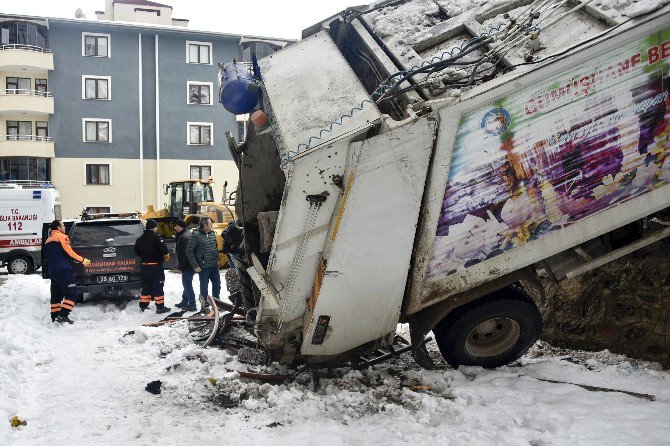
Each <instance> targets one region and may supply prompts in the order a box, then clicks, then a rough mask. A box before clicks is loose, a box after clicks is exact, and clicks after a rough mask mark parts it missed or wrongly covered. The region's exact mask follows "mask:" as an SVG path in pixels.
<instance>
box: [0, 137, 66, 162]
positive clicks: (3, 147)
mask: <svg viewBox="0 0 670 446" xmlns="http://www.w3.org/2000/svg"><path fill="white" fill-rule="evenodd" d="M0 153H1V154H2V156H31V157H37V158H53V157H54V156H55V155H54V140H53V138H52V137H50V136H37V135H0Z"/></svg>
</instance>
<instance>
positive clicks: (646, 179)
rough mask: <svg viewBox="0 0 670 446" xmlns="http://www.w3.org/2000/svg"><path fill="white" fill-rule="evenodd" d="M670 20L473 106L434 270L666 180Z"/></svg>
mask: <svg viewBox="0 0 670 446" xmlns="http://www.w3.org/2000/svg"><path fill="white" fill-rule="evenodd" d="M669 67H670V28H668V29H665V30H663V31H661V32H657V33H654V34H651V35H648V36H647V37H646V38H643V39H640V40H638V41H635V42H633V43H631V44H628V45H625V46H623V47H621V48H618V49H617V50H615V51H611V52H608V53H605V54H603V55H602V56H600V57H597V58H595V59H592V60H589V61H588V63H584V64H581V65H579V66H577V67H575V68H573V69H571V70H568V71H565V72H563V73H561V74H559V75H557V76H553V77H552V78H549V79H547V80H546V82H543V83H541V84H536V85H534V86H533V87H531V88H527V89H524V90H521V91H520V92H518V93H515V94H513V95H510V96H507V97H505V98H503V99H501V100H499V101H497V102H495V103H493V104H489V105H487V106H486V107H482V108H480V109H478V110H475V111H472V112H470V113H467V114H465V115H463V116H462V118H461V121H460V125H459V128H458V131H457V135H456V142H455V147H454V150H453V155H452V159H451V167H450V172H449V178H448V182H447V186H446V190H445V194H444V200H443V203H442V210H441V213H440V218H439V222H438V226H437V233H436V237H435V241H434V244H433V255H432V259H431V261H430V264H429V267H428V272H427V276H426V280H427V281H428V282H431V281H433V280H437V279H439V278H444V276H445V275H450V274H453V273H455V272H457V271H460V270H463V269H465V268H468V267H470V266H472V265H475V264H477V263H480V262H482V261H485V260H487V259H490V258H493V257H495V256H497V255H499V254H502V253H504V252H505V251H508V250H511V249H514V248H516V247H520V246H522V245H524V244H526V243H529V242H531V241H533V240H537V239H540V238H542V237H544V236H546V235H548V234H550V233H552V232H554V231H560V230H561V229H563V228H565V227H568V226H570V225H573V224H575V223H576V222H578V221H580V220H581V219H583V218H585V217H587V216H589V215H592V214H594V213H596V212H600V211H603V210H606V209H609V208H611V207H613V206H615V205H617V204H620V203H623V202H626V201H628V200H631V199H633V198H635V197H639V196H641V195H644V194H647V193H649V192H651V191H653V190H657V189H660V188H668V189H666V190H667V191H669V193H670V139H669V136H670V98H668V94H669V90H670V75H669V74H668V70H669Z"/></svg>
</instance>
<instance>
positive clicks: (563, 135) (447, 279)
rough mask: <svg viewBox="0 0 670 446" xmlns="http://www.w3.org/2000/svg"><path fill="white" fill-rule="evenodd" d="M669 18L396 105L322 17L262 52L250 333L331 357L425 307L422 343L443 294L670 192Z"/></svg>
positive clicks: (529, 263)
mask: <svg viewBox="0 0 670 446" xmlns="http://www.w3.org/2000/svg"><path fill="white" fill-rule="evenodd" d="M669 17H670V15H669V13H668V8H667V7H666V8H664V9H660V10H659V11H656V12H655V13H653V14H650V15H647V16H644V17H642V18H640V19H637V20H635V21H633V22H631V23H627V24H624V25H622V26H620V27H619V28H618V29H614V30H612V31H611V32H609V33H608V34H607V35H604V36H601V37H599V38H595V39H593V40H592V41H590V42H588V43H585V44H582V45H581V46H578V47H577V48H575V49H573V50H572V51H567V52H566V53H565V54H564V55H561V56H560V57H557V58H554V59H552V60H550V61H547V62H544V63H539V64H537V65H532V66H524V67H520V68H517V69H516V70H514V71H511V72H510V73H508V74H505V75H501V76H498V77H497V78H496V79H494V80H491V81H489V82H487V83H485V84H484V85H481V86H478V87H475V88H473V89H472V90H471V91H469V92H467V93H465V94H464V95H462V96H461V97H460V98H459V100H458V101H456V102H455V101H453V100H446V99H440V98H438V99H433V100H428V101H422V103H421V107H415V108H414V110H416V112H413V111H412V110H411V109H410V110H409V112H410V114H409V116H408V117H406V119H404V120H401V121H394V120H392V119H390V118H389V117H388V116H386V115H384V114H382V113H381V112H380V111H379V109H378V108H377V107H376V106H375V104H374V103H373V102H372V101H370V96H369V93H368V91H366V89H365V87H364V86H363V85H362V83H361V82H360V81H359V78H358V77H357V75H356V74H355V73H354V71H353V70H352V68H351V67H350V64H349V63H348V62H347V60H346V59H345V57H344V56H343V55H342V53H341V52H340V50H339V49H338V47H337V45H336V43H334V42H333V39H332V38H331V35H330V34H329V29H328V27H327V26H325V27H324V28H325V29H324V30H322V31H320V32H317V33H315V34H314V35H312V36H310V37H307V38H305V39H304V40H302V41H300V42H298V43H296V44H294V45H292V46H289V47H288V48H286V49H284V50H283V51H280V52H278V53H275V54H273V55H272V56H270V57H267V58H265V59H262V60H261V61H260V63H259V66H260V71H261V73H262V79H263V81H262V85H263V87H264V91H265V95H266V96H265V104H266V109H267V112H268V114H269V115H270V116H271V118H272V119H271V121H272V122H273V125H272V128H271V131H272V135H273V138H274V141H275V144H276V146H277V150H278V155H279V158H280V160H281V164H282V168H283V170H284V172H285V187H284V189H283V196H282V199H281V205H280V207H279V209H278V216H277V223H276V229H275V230H274V237H273V240H272V247H271V250H270V252H269V258H268V260H267V264H266V265H264V264H262V263H263V262H261V261H259V259H258V257H257V256H256V255H255V254H253V253H250V256H249V257H250V265H249V266H248V268H247V270H246V271H247V273H248V274H249V276H250V277H251V279H252V280H253V282H254V284H255V285H256V287H257V288H258V290H259V294H260V299H259V302H258V314H257V316H256V323H257V333H258V335H259V338H260V339H261V342H262V343H263V344H264V345H265V346H266V347H268V348H269V349H270V350H282V349H283V351H284V353H283V355H284V356H287V357H288V358H289V360H290V358H291V354H288V353H286V352H287V350H289V344H290V345H292V347H291V348H294V349H297V353H296V354H297V355H300V356H302V357H306V358H312V359H314V360H315V362H319V361H324V362H327V361H328V358H336V357H338V356H341V355H344V356H346V355H347V353H348V352H349V353H351V352H354V351H362V350H361V349H363V350H364V349H365V346H368V345H372V344H375V345H384V344H388V343H389V342H391V340H392V338H393V335H394V334H395V330H396V326H397V324H398V322H399V321H400V320H405V321H410V323H412V321H413V320H414V321H415V322H416V321H418V320H419V319H420V322H419V323H418V326H419V328H417V329H416V332H417V333H418V336H417V339H418V344H420V342H421V339H422V338H423V335H425V334H426V333H427V331H429V330H430V329H431V328H433V327H434V326H435V324H436V323H437V322H438V321H439V320H440V319H441V318H442V317H443V316H445V314H448V313H449V310H451V309H452V308H454V307H457V306H458V304H457V303H456V301H459V300H462V301H463V302H467V301H468V300H471V298H476V297H478V296H481V295H482V293H483V292H482V291H481V290H483V289H489V288H487V287H490V286H493V287H494V288H491V289H489V291H494V290H495V289H496V288H495V286H496V285H495V284H496V283H499V284H500V285H499V286H498V287H502V286H505V285H508V284H509V283H511V282H514V281H516V280H518V277H517V276H515V274H519V273H520V272H521V271H524V272H528V271H530V269H529V268H531V269H533V270H535V269H536V267H537V266H538V265H539V264H540V263H541V262H543V261H545V260H546V259H548V258H550V257H552V256H554V255H557V254H559V253H561V252H564V251H566V250H569V249H571V248H574V247H576V246H578V245H580V244H582V243H585V242H588V241H589V240H592V239H594V238H597V237H599V236H603V235H605V234H607V233H608V232H610V231H613V230H616V229H618V228H621V227H623V226H625V225H627V224H629V223H631V222H634V221H636V220H639V219H642V218H645V217H647V216H650V215H653V214H654V213H656V212H659V211H661V210H663V209H666V208H668V207H669V206H670V142H669V141H668V135H669V134H670V108H669V107H668V104H670V98H668V87H667V85H668V83H669V82H670V75H669V74H668V71H669V66H670V27H668V23H669V21H668V18H669ZM659 110H661V111H663V112H662V113H660V116H659ZM334 122H335V123H336V124H335V125H333V124H332V123H334ZM324 129H327V130H326V131H324ZM266 132H267V130H266ZM310 135H311V136H310ZM250 144H251V142H250ZM250 147H252V146H251V145H250ZM250 150H251V149H250ZM268 156H270V155H268ZM241 181H242V188H244V178H242V180H241ZM242 190H243V189H242ZM243 191H244V190H243ZM238 212H239V211H238ZM242 213H244V211H242ZM247 217H248V216H245V219H246V218H247ZM250 251H252V252H253V249H250ZM524 274H525V273H524ZM531 274H535V273H534V272H532V273H531ZM512 278H515V279H514V280H512ZM492 284H494V285H492ZM468 293H470V294H471V297H468V298H465V299H464V298H463V296H468ZM431 313H434V314H433V315H431ZM522 328H523V327H522ZM413 337H414V336H413ZM281 356H282V354H279V355H278V357H281Z"/></svg>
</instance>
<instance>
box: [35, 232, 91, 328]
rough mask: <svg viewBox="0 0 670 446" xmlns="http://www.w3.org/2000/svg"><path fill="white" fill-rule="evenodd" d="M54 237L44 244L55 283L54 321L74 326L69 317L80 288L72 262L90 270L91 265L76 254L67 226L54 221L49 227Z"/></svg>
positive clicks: (52, 311) (52, 301)
mask: <svg viewBox="0 0 670 446" xmlns="http://www.w3.org/2000/svg"><path fill="white" fill-rule="evenodd" d="M49 229H50V230H51V233H50V234H49V238H47V241H46V242H44V247H43V248H42V251H43V253H44V258H45V265H44V267H46V270H47V274H48V275H49V279H51V321H52V322H67V323H68V324H72V323H74V321H72V320H71V319H70V318H69V316H70V311H72V309H73V308H74V305H75V302H76V300H77V284H76V282H75V277H74V271H72V264H71V263H70V262H71V260H74V261H75V262H79V263H83V264H84V266H89V265H90V264H91V261H90V260H88V259H85V258H83V257H82V256H80V255H79V254H77V253H76V252H74V251H73V250H72V247H71V246H70V238H69V237H68V236H67V235H65V225H64V224H63V223H62V222H61V221H60V220H54V221H52V222H51V224H50V225H49Z"/></svg>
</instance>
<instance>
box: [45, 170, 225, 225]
mask: <svg viewBox="0 0 670 446" xmlns="http://www.w3.org/2000/svg"><path fill="white" fill-rule="evenodd" d="M86 164H109V165H110V181H111V184H110V185H101V184H89V185H87V184H86ZM191 164H197V165H200V164H206V165H211V166H212V178H213V179H214V181H215V183H214V185H212V188H213V189H214V197H215V199H216V200H219V199H220V198H221V194H222V188H223V183H224V181H228V191H233V190H235V187H236V186H237V181H238V175H237V168H236V167H235V163H234V162H233V161H221V160H217V161H207V162H193V161H191V160H187V159H172V160H161V162H160V172H161V173H160V179H159V180H158V181H157V180H156V171H157V169H156V160H145V161H144V162H142V163H140V161H139V159H134V160H131V159H109V160H102V159H100V158H56V159H54V160H53V161H52V165H51V170H52V175H51V177H52V182H53V183H54V185H55V186H56V188H57V189H58V191H59V192H60V195H61V200H62V209H63V217H64V218H77V217H78V216H79V215H80V214H81V211H82V209H83V208H84V207H86V206H95V207H99V206H108V207H110V208H111V211H112V212H133V211H138V210H142V211H143V210H146V208H147V206H148V205H153V206H154V207H155V208H156V209H161V208H162V207H163V204H164V203H166V202H167V197H165V196H164V195H162V192H161V193H160V195H157V194H158V190H159V189H162V185H163V184H167V183H168V182H170V181H172V180H178V179H184V178H188V174H189V165H191ZM140 169H142V171H143V176H144V181H143V184H142V183H140ZM142 190H143V192H144V202H143V203H141V202H140V197H141V191H142Z"/></svg>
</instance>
